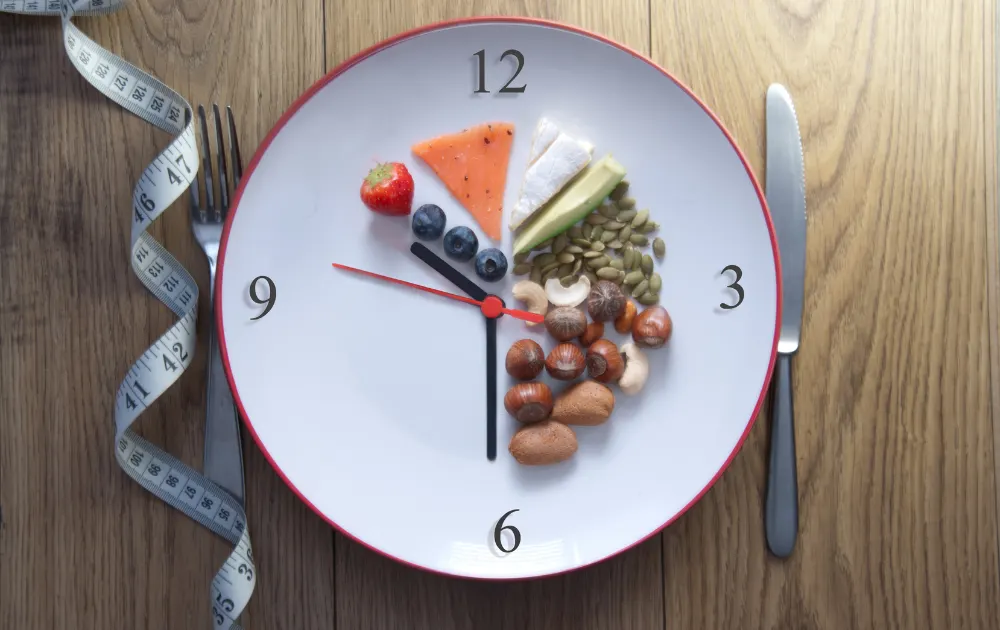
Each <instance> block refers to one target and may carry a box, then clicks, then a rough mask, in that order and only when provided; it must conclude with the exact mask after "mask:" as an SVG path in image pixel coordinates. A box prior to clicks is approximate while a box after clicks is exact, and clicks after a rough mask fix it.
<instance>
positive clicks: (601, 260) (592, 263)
mask: <svg viewBox="0 0 1000 630" xmlns="http://www.w3.org/2000/svg"><path fill="white" fill-rule="evenodd" d="M609 262H611V259H610V258H608V257H607V256H598V257H597V258H591V259H590V260H588V261H587V266H588V267H590V268H591V269H600V268H601V267H607V266H608V263H609Z"/></svg>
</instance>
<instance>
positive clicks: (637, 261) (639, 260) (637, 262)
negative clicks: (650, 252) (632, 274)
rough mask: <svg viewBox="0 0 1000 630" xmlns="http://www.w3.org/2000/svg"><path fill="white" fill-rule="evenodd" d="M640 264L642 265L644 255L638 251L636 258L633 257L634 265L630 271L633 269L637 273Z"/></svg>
mask: <svg viewBox="0 0 1000 630" xmlns="http://www.w3.org/2000/svg"><path fill="white" fill-rule="evenodd" d="M640 263H642V254H640V253H639V250H636V252H635V256H633V257H632V264H631V265H630V269H632V271H636V270H637V269H639V265H640Z"/></svg>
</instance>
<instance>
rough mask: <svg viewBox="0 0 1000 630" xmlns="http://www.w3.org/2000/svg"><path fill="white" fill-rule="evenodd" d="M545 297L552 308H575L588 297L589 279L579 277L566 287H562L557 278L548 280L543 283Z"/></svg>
mask: <svg viewBox="0 0 1000 630" xmlns="http://www.w3.org/2000/svg"><path fill="white" fill-rule="evenodd" d="M545 295H546V296H547V297H548V299H549V302H551V303H552V305H553V306H576V305H577V304H580V303H581V302H583V301H584V300H586V299H587V296H588V295H590V278H588V277H587V276H580V278H579V279H578V280H577V281H576V282H574V283H573V284H571V285H569V286H568V287H564V286H563V283H562V282H560V281H559V278H549V279H548V280H546V281H545Z"/></svg>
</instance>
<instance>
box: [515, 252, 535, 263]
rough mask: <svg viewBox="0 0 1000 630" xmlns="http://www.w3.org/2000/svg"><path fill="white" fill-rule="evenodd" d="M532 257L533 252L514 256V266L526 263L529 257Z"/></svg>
mask: <svg viewBox="0 0 1000 630" xmlns="http://www.w3.org/2000/svg"><path fill="white" fill-rule="evenodd" d="M530 255H531V252H521V253H520V254H514V264H515V265H520V264H521V263H523V262H524V261H526V260H528V256H530Z"/></svg>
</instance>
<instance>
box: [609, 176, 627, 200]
mask: <svg viewBox="0 0 1000 630" xmlns="http://www.w3.org/2000/svg"><path fill="white" fill-rule="evenodd" d="M627 192H628V182H627V181H625V180H624V179H623V180H622V181H620V182H618V185H617V186H615V189H614V190H612V191H611V195H610V197H611V198H612V199H614V200H615V201H618V200H619V199H621V198H622V197H624V196H625V193H627Z"/></svg>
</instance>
